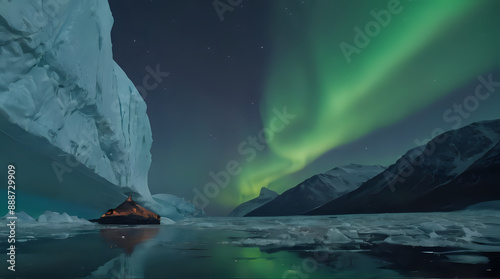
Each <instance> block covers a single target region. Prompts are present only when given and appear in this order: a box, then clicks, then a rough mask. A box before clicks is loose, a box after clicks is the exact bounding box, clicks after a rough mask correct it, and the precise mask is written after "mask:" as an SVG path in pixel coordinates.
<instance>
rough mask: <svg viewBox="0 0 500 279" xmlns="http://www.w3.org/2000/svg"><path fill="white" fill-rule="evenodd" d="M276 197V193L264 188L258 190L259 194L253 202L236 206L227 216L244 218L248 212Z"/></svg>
mask: <svg viewBox="0 0 500 279" xmlns="http://www.w3.org/2000/svg"><path fill="white" fill-rule="evenodd" d="M277 196H279V195H278V193H276V192H274V191H272V190H269V189H267V188H266V187H262V188H261V189H260V194H259V196H258V197H256V198H255V199H253V200H249V201H247V202H244V203H242V204H240V205H238V206H237V207H235V208H234V209H233V211H231V213H229V215H228V216H229V217H242V216H245V215H246V214H247V213H249V212H250V211H252V210H254V209H256V208H258V207H260V206H262V205H264V204H266V203H268V202H270V201H272V200H273V199H274V198H276V197H277Z"/></svg>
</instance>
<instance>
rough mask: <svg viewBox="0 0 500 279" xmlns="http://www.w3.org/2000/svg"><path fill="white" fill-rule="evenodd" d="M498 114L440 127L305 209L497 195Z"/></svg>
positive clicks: (346, 209)
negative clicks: (381, 167)
mask: <svg viewBox="0 0 500 279" xmlns="http://www.w3.org/2000/svg"><path fill="white" fill-rule="evenodd" d="M499 154H500V120H493V121H484V122H478V123H473V124H471V125H468V126H466V127H463V128H461V129H458V130H453V131H449V132H446V133H444V134H442V135H440V136H438V137H436V138H434V139H432V140H431V141H430V142H429V143H427V144H426V145H425V146H421V147H417V148H415V149H412V150H410V151H408V152H407V153H406V154H405V155H404V156H402V157H401V158H400V159H399V160H398V161H397V162H396V163H395V164H393V165H391V166H390V167H389V168H388V169H387V170H386V171H384V172H382V173H381V174H379V175H377V176H376V177H374V178H372V179H370V180H369V181H367V182H366V183H364V184H363V185H362V186H361V187H359V189H357V190H355V191H353V192H351V193H349V194H347V195H345V196H342V197H340V198H337V199H335V200H332V201H331V202H329V203H327V204H325V205H323V206H321V207H319V208H317V209H315V210H312V211H310V212H308V213H307V214H311V215H315V214H343V213H347V214H351V213H380V212H411V211H437V210H439V211H444V210H457V209H463V208H465V207H467V206H469V205H472V204H474V203H479V202H483V201H488V200H495V199H500V187H498V181H500V155H499Z"/></svg>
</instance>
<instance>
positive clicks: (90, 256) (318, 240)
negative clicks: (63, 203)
mask: <svg viewBox="0 0 500 279" xmlns="http://www.w3.org/2000/svg"><path fill="white" fill-rule="evenodd" d="M0 234H1V235H0V239H1V240H3V239H6V233H5V232H4V231H2V232H1V233H0ZM17 239H18V243H17V263H16V272H15V273H14V272H11V271H8V270H7V266H6V265H5V266H4V267H3V268H2V270H1V271H0V277H5V278H10V277H14V276H15V277H24V278H68V277H70V278H83V277H88V278H184V277H189V278H380V277H383V278H405V277H440V278H442V277H448V278H452V277H453V278H454V277H457V276H458V277H460V278H464V277H500V269H499V267H500V212H499V211H488V210H481V211H461V212H453V213H412V214H373V215H342V216H318V217H311V216H305V217H304V216H294V217H275V218H268V217H266V218H259V217H256V218H199V219H189V220H184V221H180V222H177V223H176V224H172V225H161V226H116V225H115V226H113V225H97V224H92V225H82V226H67V225H64V224H52V225H50V226H47V225H45V226H40V225H28V224H26V225H24V226H21V227H20V228H18V232H17ZM0 248H2V250H3V251H5V250H4V249H6V248H7V243H6V242H5V241H2V242H1V243H0ZM1 261H2V262H4V263H5V262H6V255H1Z"/></svg>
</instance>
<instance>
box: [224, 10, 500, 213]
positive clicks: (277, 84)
mask: <svg viewBox="0 0 500 279" xmlns="http://www.w3.org/2000/svg"><path fill="white" fill-rule="evenodd" d="M391 2H393V1H315V5H309V6H307V7H309V8H301V9H295V10H294V12H295V15H296V16H299V17H300V18H301V19H302V22H304V23H305V24H304V25H303V26H302V28H301V29H300V30H301V31H300V32H299V33H298V34H297V32H291V31H289V30H290V29H291V28H292V26H291V25H292V24H293V22H290V21H288V19H287V18H288V17H287V16H288V12H284V11H283V7H285V6H286V1H275V7H276V8H275V11H274V13H272V14H271V18H272V19H271V21H270V22H271V23H272V25H271V26H270V30H269V33H270V35H271V36H273V42H274V45H273V46H272V61H271V62H270V66H269V72H268V73H267V76H268V79H267V85H266V87H265V92H264V93H263V100H261V115H262V119H263V124H262V125H263V127H268V126H269V125H270V124H269V123H270V121H271V119H272V117H273V112H272V111H273V109H274V108H278V109H281V108H283V107H285V106H286V107H287V110H288V111H289V112H290V113H293V114H295V115H297V117H296V118H295V119H294V120H292V121H291V123H290V124H289V125H287V126H286V128H285V129H284V130H283V131H281V132H278V133H276V134H274V137H273V139H272V140H271V141H270V142H269V144H268V146H269V150H267V151H266V152H263V154H259V156H258V157H257V158H256V159H255V160H252V161H251V162H248V163H247V164H245V165H243V166H242V170H243V173H242V174H241V175H240V176H239V177H238V180H239V182H238V187H237V188H238V191H239V192H240V196H239V199H235V197H234V196H231V197H229V196H227V195H223V197H222V199H221V202H223V203H225V204H232V205H236V204H239V203H241V202H243V201H245V200H248V199H251V198H254V197H255V196H257V195H258V193H259V191H260V188H261V187H265V186H268V185H269V184H270V183H272V182H274V181H276V180H278V179H280V178H283V177H285V176H287V175H289V174H292V173H294V172H297V171H299V170H301V169H303V168H304V167H305V166H307V165H308V164H309V163H311V162H312V161H313V160H315V159H317V158H318V157H319V156H321V155H322V154H324V153H325V152H327V151H329V150H331V149H334V148H336V147H338V146H341V145H343V144H346V143H349V142H351V141H353V140H355V139H358V138H360V137H363V136H365V135H367V134H369V133H371V132H373V131H375V130H377V129H379V128H382V127H386V126H389V125H391V124H393V123H396V122H398V121H400V120H402V119H404V118H405V117H407V116H409V115H411V114H412V113H415V112H416V111H418V110H420V109H422V108H424V107H426V106H428V105H430V104H432V103H433V102H435V101H437V100H439V99H440V98H442V97H444V96H446V95H447V94H450V93H452V92H453V91H454V90H457V89H458V88H460V87H461V86H463V85H464V84H466V83H469V82H471V81H473V80H474V79H476V78H477V76H478V75H480V74H483V73H487V72H488V71H489V70H492V69H493V68H494V67H495V66H498V65H499V62H500V55H498V50H499V49H500V40H499V37H498V35H497V33H498V30H497V29H496V28H495V26H498V15H497V13H498V11H500V9H499V8H500V2H496V1H487V0H483V1H468V0H442V1H432V0H420V1H411V0H408V1H400V4H399V6H397V7H398V9H397V10H398V11H399V13H397V14H392V15H391V20H390V22H389V23H388V24H387V26H386V27H381V28H380V32H378V34H377V35H375V36H373V37H372V38H371V40H370V42H369V43H368V44H367V45H366V46H365V47H364V48H359V50H360V52H359V53H353V54H352V55H351V56H350V59H351V60H352V61H351V62H350V63H348V61H347V59H346V57H345V56H344V54H343V52H342V50H341V48H340V47H339V46H340V44H341V43H342V42H344V43H347V44H350V45H353V46H355V43H354V37H355V35H356V32H355V31H354V28H355V27H359V28H360V29H362V30H365V26H366V25H367V24H368V23H369V22H371V21H375V19H374V17H373V15H372V14H371V13H370V11H372V10H374V11H376V12H379V11H380V10H381V9H384V10H386V9H387V7H388V5H392V4H390V3H391ZM395 2H396V3H397V2H398V1H395ZM494 23H495V24H494ZM373 30H375V29H373ZM290 187H291V185H282V186H281V188H273V190H275V191H278V192H281V191H284V190H286V189H288V188H290ZM224 196H225V197H224Z"/></svg>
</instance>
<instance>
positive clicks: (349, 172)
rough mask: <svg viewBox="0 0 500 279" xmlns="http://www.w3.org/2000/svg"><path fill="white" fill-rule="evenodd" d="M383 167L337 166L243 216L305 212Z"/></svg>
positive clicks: (340, 194)
mask: <svg viewBox="0 0 500 279" xmlns="http://www.w3.org/2000/svg"><path fill="white" fill-rule="evenodd" d="M384 170H385V168H384V167H381V166H365V165H356V164H351V165H347V166H342V167H337V168H334V169H332V170H329V171H327V172H325V173H322V174H317V175H314V176H312V177H311V178H309V179H307V180H305V181H304V182H302V183H300V184H299V185H297V186H295V187H293V188H291V189H289V190H287V191H285V192H284V193H283V194H281V195H280V196H278V197H276V198H275V199H273V200H272V201H270V202H268V203H266V204H265V205H263V206H261V207H259V208H257V209H255V210H253V211H251V212H249V213H248V214H246V216H285V215H295V214H300V213H304V212H306V211H308V210H311V209H313V208H315V207H318V206H320V205H322V204H325V203H327V202H329V201H331V200H333V199H335V198H337V197H340V196H342V195H345V194H347V193H349V192H351V191H354V190H356V189H357V188H358V187H359V186H361V184H362V183H363V182H365V181H367V180H368V179H370V178H372V177H374V176H375V175H377V174H379V173H381V172H382V171H384Z"/></svg>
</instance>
